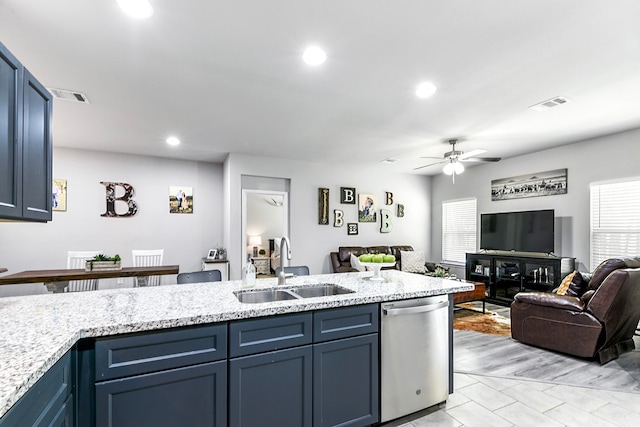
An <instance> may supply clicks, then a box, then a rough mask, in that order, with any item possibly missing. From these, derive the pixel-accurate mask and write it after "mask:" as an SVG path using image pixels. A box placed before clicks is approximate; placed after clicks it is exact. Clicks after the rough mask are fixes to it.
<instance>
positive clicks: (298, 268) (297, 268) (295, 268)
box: [276, 265, 309, 277]
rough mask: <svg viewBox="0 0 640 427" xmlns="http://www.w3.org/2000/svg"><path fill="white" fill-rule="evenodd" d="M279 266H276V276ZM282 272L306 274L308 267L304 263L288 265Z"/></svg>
mask: <svg viewBox="0 0 640 427" xmlns="http://www.w3.org/2000/svg"><path fill="white" fill-rule="evenodd" d="M280 268H281V267H278V268H276V277H277V276H278V275H279V274H280ZM284 272H285V274H287V273H291V274H293V275H294V276H308V275H309V267H307V266H306V265H299V266H289V267H284Z"/></svg>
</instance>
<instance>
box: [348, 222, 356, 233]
mask: <svg viewBox="0 0 640 427" xmlns="http://www.w3.org/2000/svg"><path fill="white" fill-rule="evenodd" d="M356 234H358V223H357V222H350V223H348V224H347V235H349V236H355V235H356Z"/></svg>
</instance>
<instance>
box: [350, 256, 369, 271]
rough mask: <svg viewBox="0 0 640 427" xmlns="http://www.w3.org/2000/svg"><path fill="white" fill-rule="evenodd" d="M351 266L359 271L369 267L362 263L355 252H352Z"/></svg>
mask: <svg viewBox="0 0 640 427" xmlns="http://www.w3.org/2000/svg"><path fill="white" fill-rule="evenodd" d="M351 267H353V268H355V269H356V270H358V271H367V268H366V267H365V266H364V265H362V263H361V262H360V259H359V258H358V257H357V256H355V255H354V254H351Z"/></svg>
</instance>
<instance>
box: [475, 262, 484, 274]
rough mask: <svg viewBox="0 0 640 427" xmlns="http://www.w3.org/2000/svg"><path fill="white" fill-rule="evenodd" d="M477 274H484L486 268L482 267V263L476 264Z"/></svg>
mask: <svg viewBox="0 0 640 427" xmlns="http://www.w3.org/2000/svg"><path fill="white" fill-rule="evenodd" d="M475 272H476V273H477V274H482V273H484V270H483V269H482V264H477V265H476V271H475Z"/></svg>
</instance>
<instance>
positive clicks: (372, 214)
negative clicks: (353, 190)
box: [358, 194, 377, 222]
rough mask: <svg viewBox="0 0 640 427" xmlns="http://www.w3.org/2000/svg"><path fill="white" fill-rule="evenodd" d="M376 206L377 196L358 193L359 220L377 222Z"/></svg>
mask: <svg viewBox="0 0 640 427" xmlns="http://www.w3.org/2000/svg"><path fill="white" fill-rule="evenodd" d="M376 208H377V203H376V196H374V195H373V194H358V222H377V216H376Z"/></svg>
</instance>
